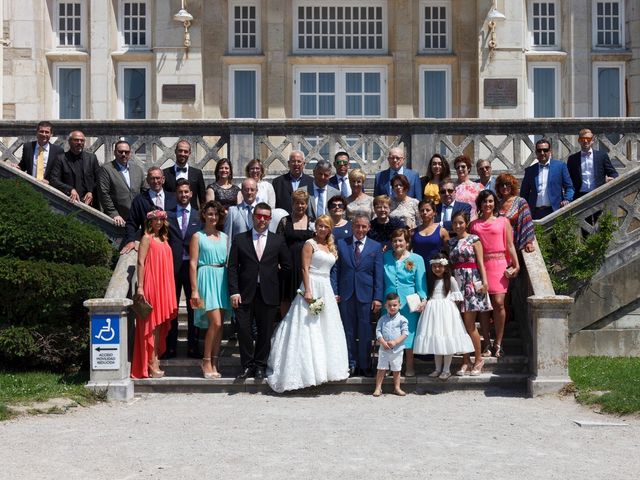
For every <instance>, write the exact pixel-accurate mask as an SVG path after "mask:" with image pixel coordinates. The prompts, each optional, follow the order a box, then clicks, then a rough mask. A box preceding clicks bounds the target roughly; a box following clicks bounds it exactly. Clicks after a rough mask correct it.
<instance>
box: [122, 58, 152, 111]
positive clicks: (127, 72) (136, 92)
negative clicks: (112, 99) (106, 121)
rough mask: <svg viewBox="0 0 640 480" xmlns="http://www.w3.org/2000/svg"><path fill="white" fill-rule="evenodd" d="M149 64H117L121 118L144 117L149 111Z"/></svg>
mask: <svg viewBox="0 0 640 480" xmlns="http://www.w3.org/2000/svg"><path fill="white" fill-rule="evenodd" d="M150 91H151V88H150V86H149V66H148V65H147V64H144V63H121V64H120V65H118V103H119V105H120V115H121V116H122V118H124V119H126V120H129V119H145V118H149V113H150V105H151V102H150V98H149V95H150Z"/></svg>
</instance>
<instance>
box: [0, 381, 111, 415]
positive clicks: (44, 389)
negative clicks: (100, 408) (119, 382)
mask: <svg viewBox="0 0 640 480" xmlns="http://www.w3.org/2000/svg"><path fill="white" fill-rule="evenodd" d="M87 380H88V374H87V373H86V372H81V373H79V374H75V375H65V374H62V373H50V372H6V371H0V420H6V419H7V418H10V417H11V416H13V414H12V412H11V405H17V404H25V403H26V404H28V403H33V402H43V401H46V400H48V399H50V398H58V397H64V398H70V399H72V400H74V401H76V402H78V403H79V404H81V405H88V404H91V403H94V402H96V401H97V400H98V399H99V397H97V396H96V395H95V394H94V393H93V392H91V391H89V390H87V389H86V388H85V387H84V386H85V384H86V383H87Z"/></svg>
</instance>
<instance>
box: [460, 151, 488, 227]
mask: <svg viewBox="0 0 640 480" xmlns="http://www.w3.org/2000/svg"><path fill="white" fill-rule="evenodd" d="M453 166H454V168H455V169H456V175H457V176H458V181H457V182H456V202H464V203H468V204H469V205H471V221H473V220H475V219H476V218H477V214H476V210H475V208H473V206H474V205H475V204H476V198H477V197H478V194H479V193H480V192H481V191H482V190H483V187H482V185H481V184H479V183H476V182H472V181H471V179H470V178H469V174H470V173H471V159H470V158H469V157H467V156H466V155H460V156H458V157H456V159H455V160H454V161H453Z"/></svg>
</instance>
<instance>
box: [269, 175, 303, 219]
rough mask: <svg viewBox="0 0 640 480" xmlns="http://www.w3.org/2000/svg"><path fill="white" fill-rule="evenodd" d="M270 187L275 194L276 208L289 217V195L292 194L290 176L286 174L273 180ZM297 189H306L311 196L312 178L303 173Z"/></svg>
mask: <svg viewBox="0 0 640 480" xmlns="http://www.w3.org/2000/svg"><path fill="white" fill-rule="evenodd" d="M271 185H272V186H273V190H274V191H275V192H276V208H282V209H284V210H286V211H287V213H289V215H291V194H292V193H293V187H292V186H291V174H290V173H288V172H287V173H285V174H284V175H280V176H279V177H276V178H274V179H273V181H272V182H271ZM298 188H306V190H307V192H309V194H310V195H312V194H313V177H312V176H311V175H307V174H306V173H303V174H302V177H301V178H300V184H299V185H298Z"/></svg>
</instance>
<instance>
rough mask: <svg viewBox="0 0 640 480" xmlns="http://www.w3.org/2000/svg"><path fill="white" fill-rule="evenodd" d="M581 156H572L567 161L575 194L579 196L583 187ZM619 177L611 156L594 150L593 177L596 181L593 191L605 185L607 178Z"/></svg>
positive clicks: (577, 154) (575, 154) (578, 153)
mask: <svg viewBox="0 0 640 480" xmlns="http://www.w3.org/2000/svg"><path fill="white" fill-rule="evenodd" d="M580 154H581V152H577V153H574V154H571V155H569V158H568V159H567V168H568V169H569V176H570V177H571V183H572V184H573V190H574V193H575V194H579V193H580V188H581V187H582V162H581V158H580V156H581V155H580ZM617 176H618V172H617V170H616V169H615V167H614V166H613V164H612V163H611V159H610V158H609V155H608V154H607V153H606V152H602V151H600V150H593V177H594V179H595V185H594V186H593V189H594V190H595V189H596V188H598V187H601V186H602V185H604V183H605V181H606V179H605V177H612V178H616V177H617Z"/></svg>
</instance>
